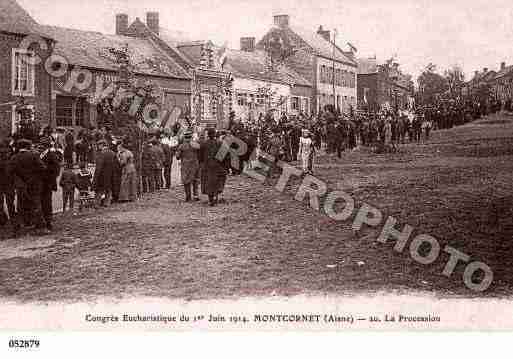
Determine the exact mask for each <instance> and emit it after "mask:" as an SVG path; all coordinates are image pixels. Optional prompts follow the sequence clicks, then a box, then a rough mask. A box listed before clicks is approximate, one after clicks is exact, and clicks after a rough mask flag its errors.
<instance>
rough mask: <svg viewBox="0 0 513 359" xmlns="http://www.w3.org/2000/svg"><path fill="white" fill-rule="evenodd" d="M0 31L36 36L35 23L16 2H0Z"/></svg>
mask: <svg viewBox="0 0 513 359" xmlns="http://www.w3.org/2000/svg"><path fill="white" fill-rule="evenodd" d="M0 31H5V32H9V33H15V34H23V35H28V34H38V35H44V34H41V33H40V32H39V29H38V24H37V22H36V21H35V20H34V19H33V18H32V17H31V16H30V15H29V14H28V13H27V12H26V11H25V9H23V8H22V7H21V6H20V5H19V4H18V3H17V2H16V0H0Z"/></svg>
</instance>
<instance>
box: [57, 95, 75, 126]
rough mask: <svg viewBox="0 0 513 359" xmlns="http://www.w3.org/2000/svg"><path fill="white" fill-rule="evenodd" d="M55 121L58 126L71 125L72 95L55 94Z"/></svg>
mask: <svg viewBox="0 0 513 359" xmlns="http://www.w3.org/2000/svg"><path fill="white" fill-rule="evenodd" d="M55 121H56V123H57V126H59V127H73V97H65V96H57V99H56V101H55Z"/></svg>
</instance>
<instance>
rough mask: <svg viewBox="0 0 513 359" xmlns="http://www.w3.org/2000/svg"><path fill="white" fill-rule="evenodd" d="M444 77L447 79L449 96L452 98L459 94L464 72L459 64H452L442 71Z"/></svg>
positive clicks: (463, 80)
mask: <svg viewBox="0 0 513 359" xmlns="http://www.w3.org/2000/svg"><path fill="white" fill-rule="evenodd" d="M444 77H445V79H446V80H447V85H448V86H449V92H450V95H451V98H453V99H454V98H456V97H459V96H461V88H462V87H463V84H464V82H465V74H464V73H463V69H462V68H461V67H460V66H459V65H454V66H452V67H451V68H449V69H447V70H445V71H444Z"/></svg>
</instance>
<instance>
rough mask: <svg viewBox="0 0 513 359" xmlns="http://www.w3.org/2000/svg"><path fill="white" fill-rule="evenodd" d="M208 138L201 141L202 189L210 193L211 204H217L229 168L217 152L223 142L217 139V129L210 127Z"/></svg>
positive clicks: (207, 193) (209, 200)
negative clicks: (220, 159)
mask: <svg viewBox="0 0 513 359" xmlns="http://www.w3.org/2000/svg"><path fill="white" fill-rule="evenodd" d="M207 136H208V139H207V140H206V141H205V142H203V143H201V147H200V151H201V157H202V160H201V163H202V166H203V168H202V182H203V183H202V186H201V188H202V191H203V194H206V195H208V202H209V205H210V206H215V205H216V204H217V202H218V196H219V194H220V193H221V192H222V190H223V188H222V187H223V184H224V179H225V178H226V174H227V172H228V171H227V168H225V166H223V163H222V162H221V161H219V160H218V159H217V153H218V152H219V149H220V148H221V142H220V141H218V140H217V139H216V130H215V129H213V128H209V129H208V132H207Z"/></svg>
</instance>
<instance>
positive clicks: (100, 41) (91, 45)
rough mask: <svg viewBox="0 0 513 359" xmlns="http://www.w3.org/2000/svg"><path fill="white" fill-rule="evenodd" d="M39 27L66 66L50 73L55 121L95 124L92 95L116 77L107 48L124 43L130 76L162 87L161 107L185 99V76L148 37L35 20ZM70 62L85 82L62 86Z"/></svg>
mask: <svg viewBox="0 0 513 359" xmlns="http://www.w3.org/2000/svg"><path fill="white" fill-rule="evenodd" d="M118 26H119V24H118ZM39 28H40V29H41V31H43V32H44V33H46V34H49V36H52V37H53V38H55V39H56V40H57V44H56V46H55V49H54V54H56V55H59V56H62V57H63V58H64V59H66V61H67V62H68V64H69V65H70V68H69V71H67V72H66V73H65V74H64V75H62V76H61V77H60V78H58V79H56V81H55V82H54V86H53V88H52V108H53V116H52V118H53V124H54V125H55V126H60V127H65V128H69V129H75V130H79V129H80V128H89V127H91V126H94V127H96V126H98V118H99V116H101V109H99V108H98V105H97V104H96V101H95V96H97V95H99V94H101V91H102V90H103V89H106V88H108V87H109V86H110V85H111V84H113V83H116V82H118V81H119V80H120V79H119V76H118V75H119V74H118V70H119V65H118V63H117V58H116V55H115V54H114V53H113V52H112V51H111V50H121V49H123V48H125V47H126V49H127V50H128V54H129V56H130V61H131V62H132V66H133V69H132V72H133V74H134V80H135V81H136V82H138V83H139V84H140V85H144V84H145V83H147V82H150V83H152V84H154V85H157V86H158V87H160V88H161V89H162V90H163V91H162V93H161V96H162V98H161V99H160V100H161V103H162V104H163V106H162V107H163V108H162V109H163V110H169V111H172V108H171V107H170V106H168V105H169V104H176V105H182V106H184V105H188V104H189V101H190V94H191V90H190V88H191V77H190V76H189V74H188V73H187V72H186V71H185V70H184V69H183V68H182V67H180V66H179V65H178V64H177V63H176V62H175V61H174V60H173V59H171V58H169V57H167V56H166V55H165V54H163V53H162V51H161V50H160V49H159V48H158V46H156V45H155V44H154V43H152V42H151V41H150V40H148V39H144V38H133V37H129V36H126V35H118V34H116V35H107V34H102V33H99V32H93V31H82V30H75V29H67V28H62V27H56V26H43V25H41V26H40V27H39ZM72 67H73V68H76V69H78V68H79V69H81V71H83V70H86V71H87V72H88V73H90V74H91V79H90V80H91V81H90V85H89V86H87V87H86V88H82V86H74V87H72V88H69V87H67V86H66V84H67V83H68V81H69V80H70V77H72V76H74V75H73V72H72V70H71V68H72ZM79 82H81V81H79ZM112 95H113V96H114V95H115V94H114V93H113V94H112Z"/></svg>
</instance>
